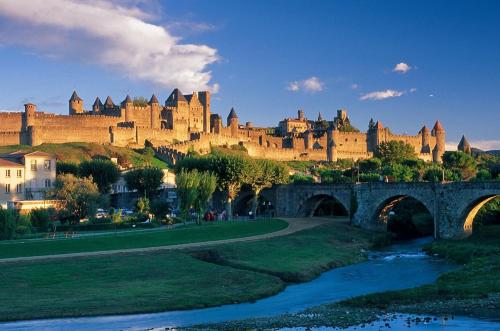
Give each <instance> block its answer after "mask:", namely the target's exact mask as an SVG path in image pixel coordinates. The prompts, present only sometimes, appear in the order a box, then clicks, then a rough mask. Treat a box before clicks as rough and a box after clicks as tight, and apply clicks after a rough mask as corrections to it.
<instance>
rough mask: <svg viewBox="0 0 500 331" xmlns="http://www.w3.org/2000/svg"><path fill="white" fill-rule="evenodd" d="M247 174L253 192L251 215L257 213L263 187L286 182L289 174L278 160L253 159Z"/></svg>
mask: <svg viewBox="0 0 500 331" xmlns="http://www.w3.org/2000/svg"><path fill="white" fill-rule="evenodd" d="M250 167H251V168H252V170H251V172H250V176H249V183H247V184H249V185H250V187H251V188H252V191H253V193H254V196H253V200H252V215H256V213H257V202H258V200H259V196H260V193H261V192H262V190H263V189H265V188H269V187H272V186H273V185H277V184H285V183H288V180H289V175H288V169H287V167H286V166H285V165H284V164H283V163H280V162H276V161H272V160H254V161H253V162H251V164H250Z"/></svg>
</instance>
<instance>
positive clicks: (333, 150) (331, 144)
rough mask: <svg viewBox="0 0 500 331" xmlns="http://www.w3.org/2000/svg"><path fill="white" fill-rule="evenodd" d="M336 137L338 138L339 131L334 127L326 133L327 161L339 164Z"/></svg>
mask: <svg viewBox="0 0 500 331" xmlns="http://www.w3.org/2000/svg"><path fill="white" fill-rule="evenodd" d="M335 136H337V138H338V130H334V128H333V127H329V128H328V130H327V131H326V160H327V161H328V162H337V159H338V152H337V145H336V143H335Z"/></svg>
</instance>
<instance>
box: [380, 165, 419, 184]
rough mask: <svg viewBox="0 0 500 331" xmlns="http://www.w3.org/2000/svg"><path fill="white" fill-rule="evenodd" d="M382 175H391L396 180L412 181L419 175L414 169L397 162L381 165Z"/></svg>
mask: <svg viewBox="0 0 500 331" xmlns="http://www.w3.org/2000/svg"><path fill="white" fill-rule="evenodd" d="M382 175H384V176H388V177H392V178H394V180H395V181H397V182H414V181H417V180H418V179H419V176H420V174H419V172H418V171H417V170H416V169H413V168H411V167H409V166H405V165H402V164H398V163H392V164H388V165H386V166H385V167H383V168H382Z"/></svg>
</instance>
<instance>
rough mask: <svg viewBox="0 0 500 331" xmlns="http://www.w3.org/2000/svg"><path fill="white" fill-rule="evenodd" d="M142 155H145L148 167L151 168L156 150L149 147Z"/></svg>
mask: <svg viewBox="0 0 500 331" xmlns="http://www.w3.org/2000/svg"><path fill="white" fill-rule="evenodd" d="M142 155H144V158H145V159H146V165H147V166H149V167H150V166H152V165H153V159H154V157H155V151H154V149H153V148H151V147H149V146H148V147H146V148H144V149H143V150H142Z"/></svg>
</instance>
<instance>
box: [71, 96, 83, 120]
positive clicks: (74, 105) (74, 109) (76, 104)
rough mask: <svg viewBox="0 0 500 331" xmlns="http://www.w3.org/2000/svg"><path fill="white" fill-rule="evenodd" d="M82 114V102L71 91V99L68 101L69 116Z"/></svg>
mask: <svg viewBox="0 0 500 331" xmlns="http://www.w3.org/2000/svg"><path fill="white" fill-rule="evenodd" d="M82 113H83V100H82V98H80V97H79V96H78V94H76V91H73V94H72V95H71V98H70V99H69V114H70V115H75V114H82Z"/></svg>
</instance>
